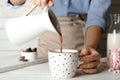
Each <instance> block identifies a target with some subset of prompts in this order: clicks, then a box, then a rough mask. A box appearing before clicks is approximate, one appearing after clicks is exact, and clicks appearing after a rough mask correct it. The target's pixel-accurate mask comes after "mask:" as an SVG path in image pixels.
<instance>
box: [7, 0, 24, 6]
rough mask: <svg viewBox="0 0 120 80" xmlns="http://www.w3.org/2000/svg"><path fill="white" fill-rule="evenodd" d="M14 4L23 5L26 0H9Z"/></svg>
mask: <svg viewBox="0 0 120 80" xmlns="http://www.w3.org/2000/svg"><path fill="white" fill-rule="evenodd" d="M8 1H9V3H11V4H12V5H21V4H23V3H25V1H26V0H8Z"/></svg>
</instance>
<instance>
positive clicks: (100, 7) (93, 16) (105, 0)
mask: <svg viewBox="0 0 120 80" xmlns="http://www.w3.org/2000/svg"><path fill="white" fill-rule="evenodd" d="M110 4H111V0H91V3H90V8H89V11H88V16H87V22H86V40H85V46H88V47H89V46H91V47H92V48H94V49H96V48H97V45H98V43H99V40H100V37H101V34H102V31H103V32H104V31H105V17H106V12H107V10H108V8H109V6H110Z"/></svg>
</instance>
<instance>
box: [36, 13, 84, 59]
mask: <svg viewBox="0 0 120 80" xmlns="http://www.w3.org/2000/svg"><path fill="white" fill-rule="evenodd" d="M58 21H59V23H60V26H61V32H62V35H63V48H69V49H77V50H80V49H81V48H82V47H83V45H84V34H83V32H84V30H83V29H84V24H85V21H83V20H81V18H80V17H79V16H78V15H77V16H75V17H58ZM51 49H60V39H59V35H58V34H57V33H54V32H46V33H44V34H43V35H41V36H40V38H39V41H38V49H37V52H38V56H39V57H47V55H48V50H51Z"/></svg>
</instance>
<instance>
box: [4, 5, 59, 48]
mask: <svg viewBox="0 0 120 80" xmlns="http://www.w3.org/2000/svg"><path fill="white" fill-rule="evenodd" d="M36 7H37V6H36V5H35V6H33V7H32V8H31V9H30V11H28V13H26V16H22V17H17V18H11V19H8V20H7V22H6V26H5V27H6V33H7V36H8V38H9V40H10V42H11V43H13V44H15V45H18V46H20V45H23V44H24V43H26V42H28V41H30V40H32V39H34V38H36V37H37V36H39V35H42V34H43V33H44V32H46V31H52V32H57V33H58V34H59V35H60V34H61V30H60V26H59V23H58V20H57V18H56V16H55V14H54V13H53V12H52V10H50V9H48V8H47V7H45V8H44V9H43V13H42V14H39V15H31V16H28V15H29V14H30V13H31V12H32V11H33V10H34V9H35V8H36Z"/></svg>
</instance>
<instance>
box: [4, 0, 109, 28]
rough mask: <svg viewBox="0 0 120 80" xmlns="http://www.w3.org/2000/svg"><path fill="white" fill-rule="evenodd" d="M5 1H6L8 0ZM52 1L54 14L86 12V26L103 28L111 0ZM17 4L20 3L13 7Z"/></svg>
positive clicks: (67, 14) (64, 14)
mask: <svg viewBox="0 0 120 80" xmlns="http://www.w3.org/2000/svg"><path fill="white" fill-rule="evenodd" d="M6 1H7V2H8V0H6ZM53 2H54V7H51V9H52V10H53V12H54V13H55V14H56V16H74V15H76V14H87V22H86V28H88V27H90V26H92V25H98V26H100V27H102V28H103V29H105V16H106V12H107V10H108V8H109V6H110V4H111V0H53ZM8 4H9V3H8ZM9 5H10V4H9ZM10 6H11V5H10ZM18 6H20V5H17V6H13V7H18Z"/></svg>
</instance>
